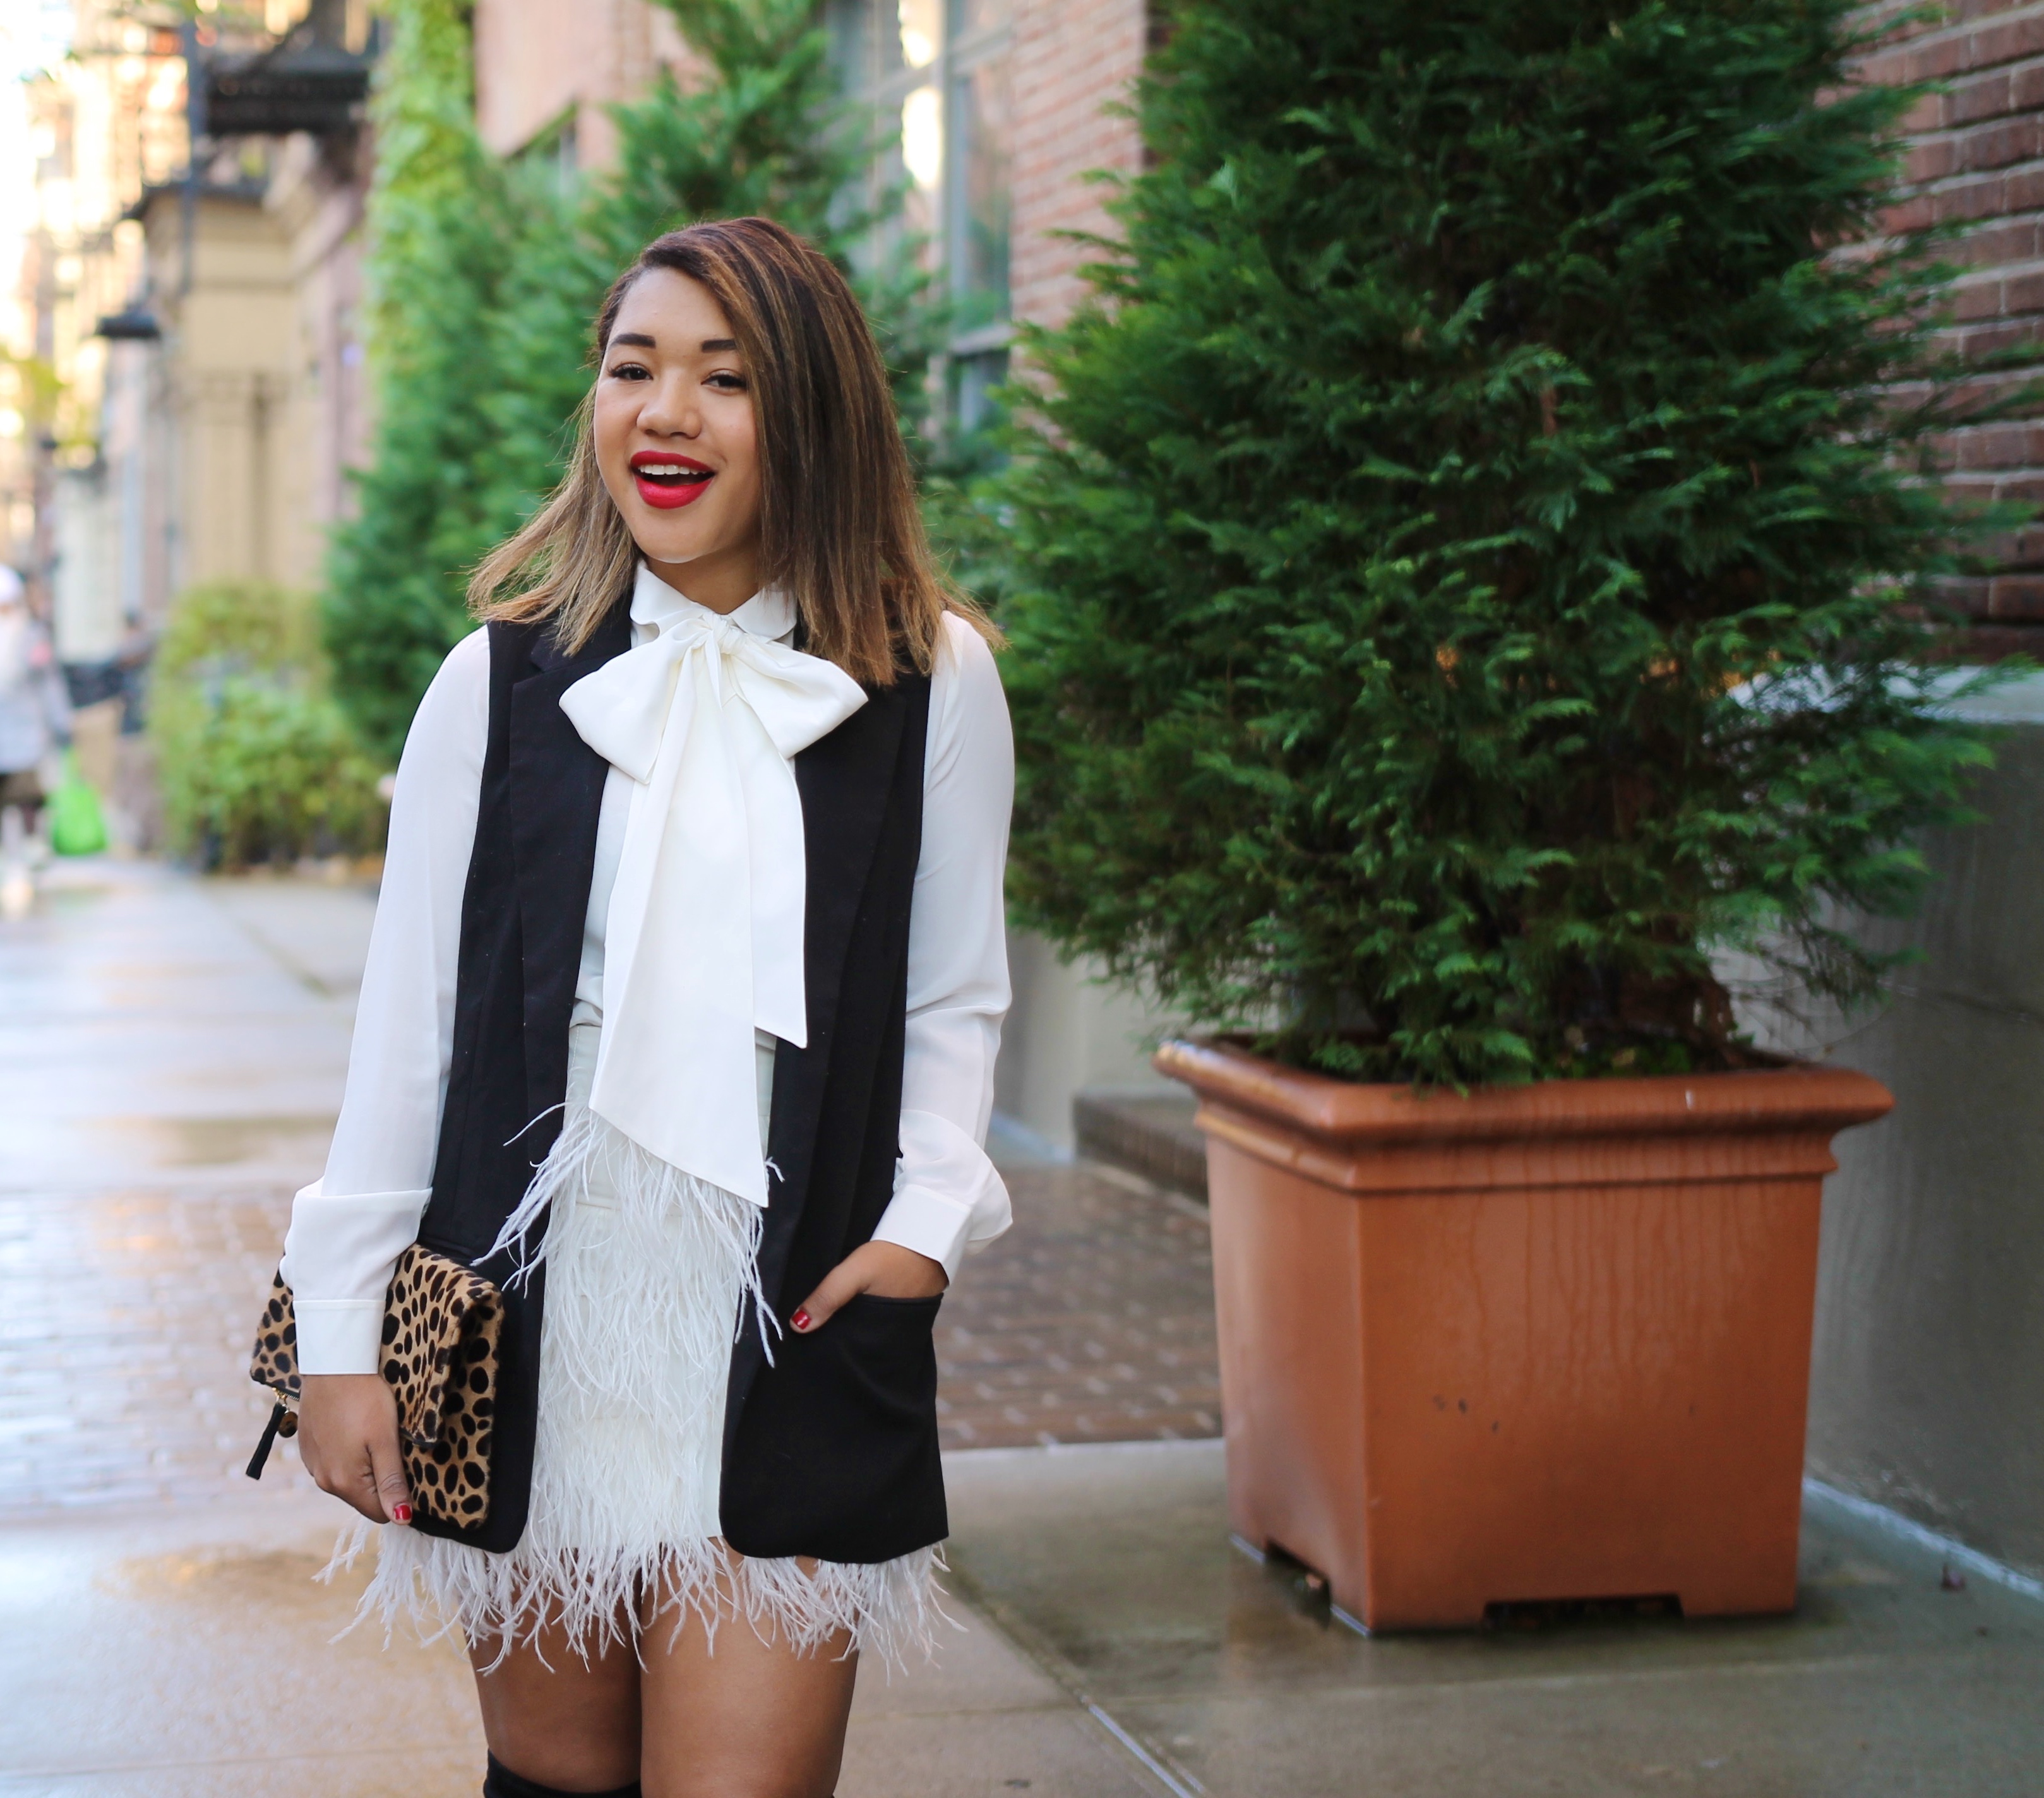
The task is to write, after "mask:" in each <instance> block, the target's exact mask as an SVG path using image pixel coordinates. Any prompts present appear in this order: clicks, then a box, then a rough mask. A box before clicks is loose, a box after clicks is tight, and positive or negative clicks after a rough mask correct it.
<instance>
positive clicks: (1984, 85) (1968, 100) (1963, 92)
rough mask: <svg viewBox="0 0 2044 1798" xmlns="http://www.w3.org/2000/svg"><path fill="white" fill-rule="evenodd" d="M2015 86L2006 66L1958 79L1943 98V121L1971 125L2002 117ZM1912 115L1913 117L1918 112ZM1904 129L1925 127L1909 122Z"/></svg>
mask: <svg viewBox="0 0 2044 1798" xmlns="http://www.w3.org/2000/svg"><path fill="white" fill-rule="evenodd" d="M2011 85H2012V78H2011V74H2010V71H2008V70H2006V69H1997V70H1996V71H1993V72H1992V74H1988V75H1975V76H1973V78H1972V79H1969V80H1960V81H1955V82H1954V83H1952V86H1951V87H1950V90H1949V91H1947V92H1946V93H1945V94H1942V95H1941V96H1940V97H1939V98H1940V99H1941V101H1942V104H1941V106H1939V109H1938V110H1939V112H1940V113H1941V115H1942V117H1941V121H1940V122H1941V123H1942V124H1945V125H1971V124H1973V123H1974V122H1975V121H1977V120H1980V119H1987V118H1999V117H2001V116H2002V115H2003V114H2004V113H2007V112H2008V111H2009V109H2010V108H2011V103H2012V102H2011ZM1910 117H1911V118H1913V117H1915V113H1911V115H1910ZM1904 129H1905V130H1910V129H1922V128H1921V127H1919V126H1914V125H1911V124H1909V123H1908V121H1904Z"/></svg>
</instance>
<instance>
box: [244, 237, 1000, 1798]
mask: <svg viewBox="0 0 2044 1798" xmlns="http://www.w3.org/2000/svg"><path fill="white" fill-rule="evenodd" d="M595 340H596V344H597V349H598V352H599V354H600V360H599V362H598V364H597V379H596V383H595V386H594V390H593V392H592V394H591V396H590V401H589V403H588V405H587V407H586V410H585V412H584V414H583V417H582V426H581V432H580V438H579V441H578V445H577V448H576V450H575V452H574V458H573V461H572V463H571V468H570V471H569V473H568V475H567V478H566V480H565V481H564V482H563V483H562V485H561V487H560V489H559V491H558V492H557V493H556V494H555V496H554V498H552V500H551V501H550V502H549V503H548V505H547V506H546V507H544V509H542V510H541V511H540V513H538V514H536V516H535V517H534V518H533V520H532V522H531V523H530V524H528V525H527V526H526V527H525V528H524V530H522V531H521V532H519V533H518V534H517V536H515V537H514V538H513V539H512V540H510V541H509V543H508V544H505V545H504V546H503V547H501V549H499V550H498V551H497V552H496V553H495V554H494V555H492V556H490V558H489V559H487V560H486V562H484V563H483V564H482V567H480V569H479V570H478V572H477V574H476V576H475V578H474V582H473V583H472V585H471V598H472V599H473V601H474V602H475V604H476V605H477V607H478V609H479V610H480V612H481V613H482V617H483V618H484V619H485V620H486V628H485V629H483V630H481V631H478V632H475V633H474V635H473V636H470V637H469V638H468V639H467V640H465V641H464V642H463V643H462V644H459V645H458V646H457V647H455V649H454V650H453V651H452V652H451V654H450V655H448V659H447V660H446V662H445V663H444V665H443V667H442V668H441V670H440V673H439V674H438V675H437V676H436V678H435V679H434V681H433V683H432V686H431V688H430V689H429V690H428V692H427V693H426V696H425V699H424V700H423V701H421V705H420V707H419V712H418V716H417V719H416V720H414V722H413V726H412V731H411V735H410V736H409V740H408V741H407V743H406V745H405V754H404V757H403V759H402V762H401V766H400V767H399V770H398V782H397V789H396V793H395V795H394V800H393V803H392V809H391V828H390V853H389V858H388V861H387V863H386V873H385V878H384V885H383V891H382V900H381V902H380V904H379V905H378V912H377V919H376V925H375V935H374V937H373V939H372V941H371V951H370V959H369V965H368V968H367V973H366V974H365V977H364V980H363V989H362V997H361V1001H360V1005H359V1011H358V1014H357V1024H356V1032H355V1047H354V1051H353V1055H352V1058H351V1060H350V1062H349V1067H348V1087H347V1093H346V1097H345V1100H344V1105H343V1107H342V1112H341V1116H340V1120H339V1123H338V1124H337V1126H336V1130H335V1133H334V1141H333V1147H332V1152H331V1154H330V1157H329V1158H328V1163H327V1167H326V1172H325V1176H324V1178H323V1179H322V1180H321V1181H320V1183H319V1184H318V1185H316V1186H313V1187H309V1188H308V1189H306V1190H305V1192H303V1193H301V1194H299V1196H298V1201H297V1204H296V1205H295V1206H294V1210H293V1213H292V1222H291V1229H290V1237H289V1239H288V1240H287V1242H286V1258H285V1265H284V1270H283V1271H284V1275H285V1277H286V1280H287V1281H289V1282H290V1285H291V1287H292V1289H293V1291H294V1297H295V1302H296V1311H297V1318H298V1358H299V1365H300V1367H301V1369H302V1372H303V1374H304V1376H305V1377H304V1381H303V1396H302V1411H301V1424H300V1434H299V1442H300V1446H301V1452H302V1456H303V1458H304V1461H305V1466H307V1468H308V1469H309V1470H310V1471H311V1473H312V1474H313V1477H314V1479H315V1480H317V1481H318V1483H319V1484H320V1485H321V1487H322V1488H324V1489H325V1490H327V1491H328V1492H330V1493H335V1494H336V1496H340V1497H342V1498H344V1499H346V1500H348V1502H349V1503H350V1504H352V1505H353V1506H354V1507H355V1508H356V1509H357V1510H358V1511H359V1512H362V1514H363V1516H364V1517H366V1518H367V1519H370V1520H371V1522H373V1523H378V1524H382V1525H383V1526H384V1527H383V1528H382V1530H381V1531H380V1532H379V1537H380V1540H379V1543H378V1567H377V1572H376V1575H375V1579H374V1581H373V1582H372V1584H371V1589H370V1592H369V1595H368V1599H367V1601H366V1602H367V1604H371V1605H373V1606H375V1607H377V1608H380V1610H381V1611H382V1614H383V1616H384V1618H385V1619H386V1623H388V1622H389V1621H390V1619H391V1618H392V1617H393V1616H394V1615H396V1614H398V1613H400V1612H425V1613H428V1614H430V1615H432V1616H436V1617H437V1618H438V1619H440V1621H441V1622H443V1623H444V1624H445V1625H446V1626H447V1627H452V1628H456V1629H459V1631H461V1632H462V1633H463V1635H464V1636H465V1638H466V1639H467V1642H468V1644H469V1649H470V1653H471V1658H472V1659H473V1661H474V1665H475V1669H476V1676H477V1685H478V1691H479V1693H480V1696H481V1700H482V1717H483V1723H484V1728H485V1731H486V1735H487V1737H488V1739H489V1743H490V1756H491V1760H490V1776H489V1781H488V1783H487V1784H486V1785H485V1787H484V1790H485V1792H486V1793H498V1794H506V1795H509V1794H517V1795H521V1798H522V1795H525V1794H532V1793H547V1792H555V1791H559V1792H637V1791H639V1790H640V1783H639V1782H640V1781H641V1780H642V1779H643V1781H644V1790H645V1791H646V1792H649V1793H655V1794H659V1795H661V1798H670V1795H674V1794H686V1793H697V1792H701V1793H709V1792H716V1793H718V1794H757V1795H759V1798H798V1795H809V1794H814V1795H816V1798H824V1795H827V1794H828V1793H829V1792H830V1791H831V1789H832V1785H833V1783H834V1781H835V1780H836V1773H837V1767H838V1763H839V1760H840V1755H841V1753H842V1750H843V1738H844V1728H845V1720H846V1715H847V1711H848V1709H849V1707H850V1704H851V1693H852V1682H853V1677H854V1673H855V1667H856V1664H857V1660H858V1658H859V1655H860V1654H874V1653H878V1654H882V1655H883V1656H886V1657H888V1658H898V1657H900V1656H901V1655H902V1654H904V1653H905V1651H906V1650H909V1648H911V1647H912V1646H917V1645H919V1644H921V1643H924V1642H927V1639H928V1631H929V1628H930V1623H931V1619H932V1616H934V1615H935V1614H936V1613H935V1604H934V1588H933V1585H932V1580H933V1577H934V1574H935V1572H936V1568H937V1566H938V1565H939V1562H938V1559H937V1544H938V1543H939V1542H940V1541H941V1539H942V1538H943V1535H944V1532H945V1522H944V1510H943V1485H942V1480H941V1476H940V1473H939V1467H938V1462H937V1454H936V1412H935V1404H936V1368H935V1360H934V1351H933V1349H932V1342H931V1330H932V1324H933V1321H934V1319H935V1316H936V1308H937V1306H938V1304H939V1296H940V1295H941V1293H943V1290H944V1289H945V1287H946V1285H947V1282H948V1281H949V1279H950V1277H951V1274H953V1273H954V1272H955V1270H956V1267H957V1264H958V1262H959V1257H960V1256H961V1254H962V1253H963V1251H965V1249H966V1247H968V1246H969V1245H971V1244H974V1243H982V1242H985V1241H986V1240H988V1239H990V1238H992V1237H993V1236H995V1235H998V1234H999V1233H1000V1231H1002V1230H1003V1229H1005V1227H1007V1223H1008V1200H1007V1195H1006V1193H1005V1191H1004V1189H1002V1186H1001V1181H1000V1180H999V1178H998V1177H997V1175H996V1174H995V1173H994V1171H993V1167H992V1165H991V1164H990V1163H989V1162H988V1160H987V1158H986V1157H985V1153H984V1151H983V1150H982V1146H981V1145H982V1142H983V1139H984V1136H985V1127H986V1120H987V1116H988V1112H989V1107H990V1104H991V1093H992V1075H993V1058H994V1053H995V1050H996V1048H997V1045H998V1041H999V1033H1000V1024H1001V1018H1002V1016H1003V1015H1004V1014H1005V1011H1006V1008H1007V1005H1008V981H1007V967H1006V960H1005V949H1004V945H1003V936H1002V925H1001V868H1002V863H1003V859H1004V858H1005V853H1006V839H1007V823H1008V813H1009V799H1010V794H1011V791H1012V751H1011V748H1010V744H1009V734H1008V722H1007V713H1006V710H1005V706H1004V705H1003V702H1002V699H1001V688H1000V683H999V681H998V678H997V675H996V674H995V671H994V668H993V658H992V655H991V654H990V652H989V644H988V637H989V634H990V633H989V630H988V628H987V627H986V626H985V625H984V624H982V623H980V622H979V621H978V620H977V619H976V617H974V614H973V613H970V611H969V610H968V609H966V607H965V606H964V605H962V604H960V603H959V601H956V600H955V599H948V598H947V597H946V595H945V593H944V590H943V586H942V583H941V582H940V581H939V578H938V576H937V575H936V573H935V572H934V571H933V570H932V565H931V562H930V558H929V552H928V547H927V545H926V544H925V543H924V538H923V536H922V532H921V528H920V522H919V520H918V516H917V513H916V507H915V496H914V491H913V484H912V482H911V479H910V476H909V468H908V465H907V461H906V458H905V455H904V452H903V450H902V447H901V440H900V437H899V435H898V432H897V427H896V423H895V419H894V415H893V406H892V404H891V401H890V399H889V394H888V390H887V386H886V376H885V372H884V370H883V369H882V364H881V361H880V359H879V356H878V353H877V352H876V350H875V348H874V343H873V340H872V338H871V336H870V332H868V330H867V328H866V325H865V321H864V320H863V318H862V317H861V316H860V313H859V309H858V306H857V305H856V303H855V301H854V300H853V298H852V297H851V293H850V291H849V290H848V289H847V287H846V286H845V284H844V282H843V280H842V279H840V276H839V275H838V274H837V272H836V270H835V269H834V268H833V267H832V266H831V264H830V263H829V262H828V260H826V259H824V257H823V256H821V255H818V254H817V253H816V252H815V251H814V250H813V249H812V248H809V247H808V246H807V245H805V244H803V243H801V241H800V240H797V239H796V238H794V237H793V236H790V234H789V233H788V232H786V231H783V230H782V229H780V228H779V227H778V226H776V225H772V224H770V223H769V222H767V221H765V220H762V219H740V220H735V221H728V222H724V223H718V224H708V225H694V226H691V227H690V228H689V229H686V230H684V231H679V232H673V233H671V234H670V235H669V236H665V237H662V238H660V239H659V240H657V241H656V242H655V243H654V244H651V245H650V246H649V247H648V248H647V250H646V251H645V252H644V254H643V255H641V256H640V258H639V260H638V261H637V262H636V263H635V264H634V265H633V267H632V268H631V269H629V270H628V271H626V273H625V274H624V276H623V277H622V278H621V279H620V280H619V281H618V282H617V285H616V286H614V287H613V289H612V290H611V292H610V294H609V298H607V299H606V300H605V302H604V305H603V309H602V311H601V314H600V316H599V317H598V319H597V325H596V332H595ZM415 1238H416V1239H417V1240H419V1241H420V1242H421V1243H425V1244H426V1245H428V1247H434V1248H436V1249H438V1250H440V1251H441V1252H444V1253H448V1254H455V1255H457V1256H458V1258H460V1259H463V1260H464V1261H467V1262H471V1263H472V1264H473V1265H475V1266H478V1268H480V1269H481V1270H482V1271H483V1272H484V1273H486V1274H489V1275H490V1277H492V1278H493V1279H494V1280H495V1281H496V1282H497V1283H498V1285H500V1286H501V1287H502V1288H503V1289H504V1290H505V1298H506V1303H507V1312H508V1315H507V1318H506V1322H505V1343H504V1347H503V1354H502V1366H501V1375H500V1388H499V1391H498V1397H497V1401H496V1402H497V1415H496V1419H495V1427H494V1432H493V1436H494V1453H493V1465H492V1469H491V1473H490V1479H491V1482H492V1484H491V1499H490V1512H489V1514H488V1516H487V1519H486V1521H485V1523H483V1524H482V1525H481V1526H480V1527H476V1528H473V1529H458V1528H455V1527H451V1526H448V1525H445V1524H435V1525H433V1526H432V1529H431V1533H428V1531H427V1530H426V1528H425V1527H424V1526H425V1525H426V1523H427V1519H425V1518H423V1517H421V1518H418V1519H414V1518H413V1515H412V1509H411V1505H410V1502H409V1496H408V1494H407V1493H406V1492H405V1486H404V1478H403V1474H402V1472H401V1468H400V1464H399V1459H398V1444H397V1436H396V1429H395V1420H394V1406H393V1403H392V1399H391V1394H390V1389H389V1388H388V1387H387V1386H386V1385H385V1384H384V1382H383V1381H382V1379H381V1378H379V1377H378V1376H377V1374H376V1373H375V1367H376V1366H377V1360H378V1355H377V1347H378V1331H379V1329H380V1326H381V1322H382V1295H383V1292H384V1289H385V1286H386V1284H387V1282H388V1281H389V1279H390V1273H391V1269H392V1266H393V1264H394V1261H395V1259H396V1258H397V1256H398V1254H399V1253H400V1252H401V1251H402V1249H403V1248H404V1247H405V1245H407V1244H408V1243H411V1242H412V1241H413V1240H414V1239H415ZM366 1529H367V1525H361V1526H358V1541H359V1536H360V1532H361V1531H366Z"/></svg>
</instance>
